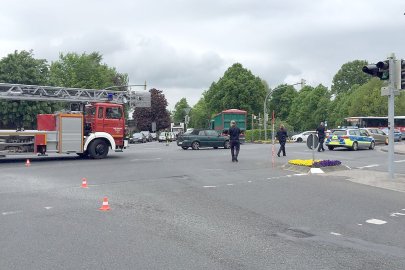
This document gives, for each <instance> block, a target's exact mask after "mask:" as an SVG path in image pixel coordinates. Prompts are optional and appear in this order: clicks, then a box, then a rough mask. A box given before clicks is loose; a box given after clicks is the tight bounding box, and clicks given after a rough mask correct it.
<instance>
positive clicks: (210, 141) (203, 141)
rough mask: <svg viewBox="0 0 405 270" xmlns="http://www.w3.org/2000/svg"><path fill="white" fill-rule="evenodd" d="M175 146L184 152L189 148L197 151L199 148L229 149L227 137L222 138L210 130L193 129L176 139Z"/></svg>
mask: <svg viewBox="0 0 405 270" xmlns="http://www.w3.org/2000/svg"><path fill="white" fill-rule="evenodd" d="M177 145H178V146H180V147H181V148H183V149H184V150H187V149H188V148H189V147H191V148H192V149H193V150H198V149H200V147H214V148H215V149H217V148H218V147H223V148H225V149H228V148H230V143H229V137H228V136H222V135H221V134H219V133H218V132H217V131H215V130H212V129H194V130H193V131H191V132H186V133H184V134H182V135H180V136H179V137H178V138H177Z"/></svg>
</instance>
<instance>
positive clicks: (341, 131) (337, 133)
mask: <svg viewBox="0 0 405 270" xmlns="http://www.w3.org/2000/svg"><path fill="white" fill-rule="evenodd" d="M332 134H333V135H346V130H335V131H333V132H332Z"/></svg>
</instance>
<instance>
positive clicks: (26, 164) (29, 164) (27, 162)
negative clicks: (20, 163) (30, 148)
mask: <svg viewBox="0 0 405 270" xmlns="http://www.w3.org/2000/svg"><path fill="white" fill-rule="evenodd" d="M29 166H31V162H30V160H29V159H28V158H27V161H26V162H25V167H29Z"/></svg>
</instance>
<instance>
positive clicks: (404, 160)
mask: <svg viewBox="0 0 405 270" xmlns="http://www.w3.org/2000/svg"><path fill="white" fill-rule="evenodd" d="M394 162H397V163H400V162H405V159H403V160H395V161H394Z"/></svg>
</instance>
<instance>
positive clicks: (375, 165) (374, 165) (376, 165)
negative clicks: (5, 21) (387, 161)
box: [357, 164, 380, 170]
mask: <svg viewBox="0 0 405 270" xmlns="http://www.w3.org/2000/svg"><path fill="white" fill-rule="evenodd" d="M378 166H380V165H379V164H372V165H367V166H363V167H357V169H360V170H361V169H364V168H373V167H378Z"/></svg>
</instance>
